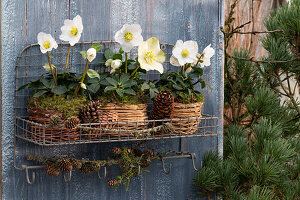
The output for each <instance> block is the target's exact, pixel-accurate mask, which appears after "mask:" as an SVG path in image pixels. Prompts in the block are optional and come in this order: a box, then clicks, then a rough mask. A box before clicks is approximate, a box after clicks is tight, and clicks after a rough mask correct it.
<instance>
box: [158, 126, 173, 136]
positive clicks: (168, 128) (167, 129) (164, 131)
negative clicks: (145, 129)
mask: <svg viewBox="0 0 300 200" xmlns="http://www.w3.org/2000/svg"><path fill="white" fill-rule="evenodd" d="M174 131H175V128H174V126H173V125H172V124H171V123H165V124H163V125H162V127H161V128H160V132H161V134H163V135H169V134H172V133H173V132H174Z"/></svg>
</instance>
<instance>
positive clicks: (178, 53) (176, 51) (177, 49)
mask: <svg viewBox="0 0 300 200" xmlns="http://www.w3.org/2000/svg"><path fill="white" fill-rule="evenodd" d="M181 51H182V48H180V47H179V46H175V48H174V49H173V50H172V54H173V56H175V58H177V59H179V58H181V57H182V55H181Z"/></svg>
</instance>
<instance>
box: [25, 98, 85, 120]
mask: <svg viewBox="0 0 300 200" xmlns="http://www.w3.org/2000/svg"><path fill="white" fill-rule="evenodd" d="M87 103H88V100H87V98H86V97H85V96H78V97H76V98H73V99H65V98H64V97H62V96H57V95H42V96H39V97H32V98H31V99H30V100H29V101H28V107H36V108H40V109H49V110H57V111H58V112H60V113H63V115H64V117H65V118H68V117H71V116H78V115H79V112H80V109H81V107H82V106H83V105H85V104H87Z"/></svg>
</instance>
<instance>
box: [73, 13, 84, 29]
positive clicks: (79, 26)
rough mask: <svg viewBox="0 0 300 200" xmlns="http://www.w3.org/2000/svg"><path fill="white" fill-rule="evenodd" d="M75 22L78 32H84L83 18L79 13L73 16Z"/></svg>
mask: <svg viewBox="0 0 300 200" xmlns="http://www.w3.org/2000/svg"><path fill="white" fill-rule="evenodd" d="M73 22H74V24H75V26H76V28H77V29H78V33H82V30H83V25H82V19H81V17H80V15H77V16H76V17H74V18H73Z"/></svg>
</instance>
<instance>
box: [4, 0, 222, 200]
mask: <svg viewBox="0 0 300 200" xmlns="http://www.w3.org/2000/svg"><path fill="white" fill-rule="evenodd" d="M222 2H223V1H222V0H23V1H22V0H2V5H1V16H2V17H1V30H2V37H1V41H2V51H1V63H2V102H3V110H2V116H3V120H2V124H3V126H2V143H3V145H2V156H3V160H2V163H3V166H2V178H3V179H2V182H3V193H2V198H3V199H5V200H6V199H7V200H18V199H30V200H37V199H39V200H40V199H67V200H69V199H70V200H75V199H84V200H85V199H112V200H114V199H118V200H119V199H132V200H140V199H163V200H173V199H180V200H181V199H197V198H198V197H196V193H195V191H193V188H192V178H193V177H194V171H193V169H192V165H191V163H190V161H189V160H179V161H178V162H175V163H174V164H173V170H172V172H171V174H170V175H166V174H164V173H163V172H162V170H161V163H159V162H155V163H153V165H152V166H151V167H150V169H149V170H150V171H151V172H150V173H148V174H146V175H144V176H141V177H138V178H135V179H134V180H133V181H132V183H131V189H130V190H129V192H126V191H125V189H124V188H123V187H120V188H119V190H118V191H117V192H114V191H113V189H112V188H109V187H108V186H107V185H106V181H101V180H98V179H97V178H96V177H95V176H94V175H82V174H80V173H74V174H73V177H72V181H71V182H70V183H64V181H63V178H62V177H61V176H60V177H49V176H47V175H45V173H44V171H43V170H40V171H37V175H36V183H35V184H33V185H28V184H27V183H26V182H25V174H24V172H20V171H17V170H15V169H14V168H13V146H14V145H13V138H14V135H13V134H14V133H13V129H14V126H13V123H14V112H13V109H14V107H13V105H14V104H13V103H14V77H15V71H14V70H15V69H14V67H15V61H16V57H17V55H18V53H19V52H20V51H21V50H22V48H24V46H26V45H27V44H31V43H36V42H37V41H36V36H37V33H38V32H40V31H44V32H49V33H51V34H52V35H53V36H54V37H55V38H56V39H57V40H58V37H59V34H60V27H61V26H62V24H63V20H64V19H66V18H73V17H74V16H76V15H77V14H79V15H81V16H82V18H83V24H84V32H83V34H82V37H81V41H91V40H93V41H94V40H111V39H113V35H114V33H115V32H116V31H117V30H118V29H120V28H121V26H122V25H123V24H124V23H139V24H141V26H142V28H143V36H144V38H147V37H151V36H155V37H158V38H159V39H160V41H163V42H168V43H173V44H174V43H175V42H176V40H177V39H183V40H189V39H193V40H197V41H198V44H199V47H200V49H203V48H204V47H206V46H207V45H208V44H210V43H211V44H212V46H213V47H214V48H215V49H216V50H217V51H216V52H217V55H216V56H214V57H213V60H212V66H211V67H209V68H207V69H205V73H206V80H207V85H209V87H207V89H205V90H204V91H203V92H204V95H205V101H206V104H205V108H204V112H205V113H209V114H213V115H217V116H219V119H220V120H219V121H220V122H219V126H220V128H219V133H218V137H201V138H200V137H199V138H190V139H182V140H180V139H172V140H164V141H156V142H150V143H149V146H150V148H154V149H156V150H157V151H167V150H169V149H173V150H179V149H181V150H186V151H192V152H196V153H197V155H198V161H199V160H200V158H201V156H202V155H203V153H204V152H205V151H206V150H209V149H213V150H218V151H219V152H220V153H222V128H221V127H222V110H223V65H222V60H223V53H222V37H221V35H220V32H219V27H220V26H221V25H222V14H223V12H222V8H223V6H222ZM131 144H132V143H118V144H117V145H119V146H124V145H131ZM114 145H115V144H90V145H89V144H87V145H75V146H68V147H66V146H63V147H55V148H39V147H36V146H34V145H31V144H27V143H23V142H18V154H19V155H21V156H19V157H18V164H21V163H22V162H23V159H24V158H23V157H22V156H23V155H24V154H25V152H23V150H24V149H29V150H30V151H31V152H33V153H36V154H38V153H47V154H49V153H52V154H61V153H67V154H73V155H76V156H88V157H90V158H95V159H101V158H102V159H103V158H105V157H106V155H107V152H108V151H109V149H110V148H111V147H112V146H114ZM198 164H199V163H198ZM118 173H119V171H118V170H117V169H114V168H110V169H108V175H112V176H116V175H118Z"/></svg>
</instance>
